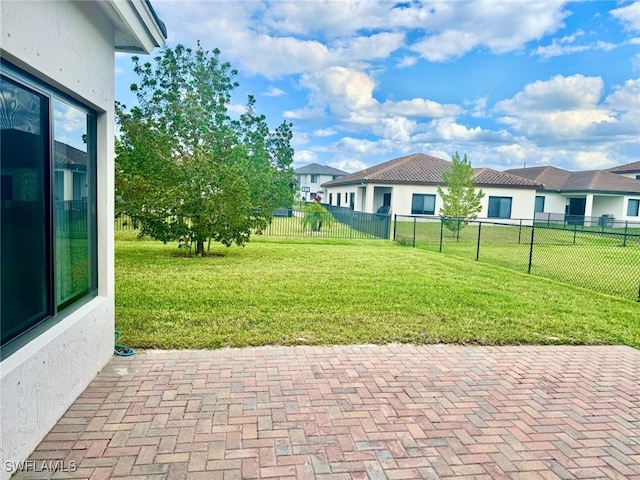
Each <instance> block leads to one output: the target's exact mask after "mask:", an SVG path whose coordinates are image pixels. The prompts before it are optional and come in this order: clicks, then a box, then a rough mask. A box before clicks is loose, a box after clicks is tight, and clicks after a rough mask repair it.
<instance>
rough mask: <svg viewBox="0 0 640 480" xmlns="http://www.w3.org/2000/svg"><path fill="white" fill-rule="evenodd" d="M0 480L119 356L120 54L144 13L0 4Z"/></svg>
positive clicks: (138, 34) (156, 36)
mask: <svg viewBox="0 0 640 480" xmlns="http://www.w3.org/2000/svg"><path fill="white" fill-rule="evenodd" d="M1 9H2V19H1V24H0V25H1V28H0V31H1V32H2V37H1V40H0V56H1V62H2V63H1V79H0V81H1V84H0V90H1V92H0V95H1V97H2V102H0V128H1V129H2V132H1V134H0V137H1V151H0V168H1V181H2V185H1V189H0V192H1V193H0V208H1V209H2V212H1V222H2V225H1V229H2V251H1V252H0V253H1V258H2V262H1V264H2V267H1V270H2V277H1V281H0V284H1V291H0V294H1V312H0V316H1V325H0V327H1V328H0V337H1V339H0V341H1V343H0V440H1V444H0V452H1V460H2V468H1V469H0V478H2V479H6V478H9V477H10V476H11V469H12V468H7V466H9V467H11V465H16V462H19V461H22V460H24V459H25V458H26V457H27V456H28V455H29V454H30V453H31V452H32V451H33V449H34V448H35V447H36V446H37V445H38V443H39V442H40V441H41V440H42V438H43V437H44V436H45V434H46V433H47V432H48V431H49V430H50V429H51V427H52V426H53V425H54V424H55V423H56V421H57V420H58V419H59V418H60V417H61V416H62V414H63V413H64V412H65V411H66V409H67V408H68V407H69V405H71V403H72V402H73V401H74V400H75V398H76V397H77V396H78V395H79V394H80V393H81V392H82V391H83V390H84V389H85V387H86V386H87V385H88V384H89V382H90V381H91V380H92V379H93V378H94V376H95V375H96V373H97V372H98V371H99V370H100V369H101V368H102V367H103V366H104V365H105V363H106V362H107V361H108V360H109V358H110V357H111V356H112V354H113V343H114V337H113V335H114V258H113V196H114V194H113V179H114V177H113V156H114V147H113V136H114V71H115V70H114V53H115V52H116V51H121V52H141V53H150V52H151V51H152V50H153V49H154V47H156V46H159V45H161V44H162V43H163V42H164V39H165V37H166V32H165V27H164V24H162V22H161V21H160V20H159V19H158V17H157V16H156V14H155V12H154V11H153V9H152V7H151V4H150V3H149V1H148V0H102V1H100V2H75V1H55V2H53V1H50V2H29V1H15V2H2V6H1Z"/></svg>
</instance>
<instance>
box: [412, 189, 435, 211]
mask: <svg viewBox="0 0 640 480" xmlns="http://www.w3.org/2000/svg"><path fill="white" fill-rule="evenodd" d="M435 211H436V196H435V195H423V194H420V193H414V194H413V198H412V199H411V214H412V215H433V214H434V213H435Z"/></svg>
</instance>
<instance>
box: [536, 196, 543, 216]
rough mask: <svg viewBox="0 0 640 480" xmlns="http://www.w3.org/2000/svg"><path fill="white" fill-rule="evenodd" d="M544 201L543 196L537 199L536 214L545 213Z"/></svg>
mask: <svg viewBox="0 0 640 480" xmlns="http://www.w3.org/2000/svg"><path fill="white" fill-rule="evenodd" d="M544 199H545V197H542V196H537V197H536V209H535V212H536V213H539V212H544Z"/></svg>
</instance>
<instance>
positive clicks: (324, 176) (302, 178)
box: [296, 163, 347, 201]
mask: <svg viewBox="0 0 640 480" xmlns="http://www.w3.org/2000/svg"><path fill="white" fill-rule="evenodd" d="M344 175H347V172H344V171H342V170H338V169H337V168H333V167H327V166H326V165H320V164H318V163H312V164H309V165H305V166H304V167H300V168H298V169H296V182H297V184H298V187H299V188H300V197H301V198H302V199H303V200H316V199H322V196H323V194H324V191H323V189H322V186H321V185H322V184H323V183H325V182H329V181H331V180H336V179H338V178H340V177H343V176H344ZM318 201H320V200H318Z"/></svg>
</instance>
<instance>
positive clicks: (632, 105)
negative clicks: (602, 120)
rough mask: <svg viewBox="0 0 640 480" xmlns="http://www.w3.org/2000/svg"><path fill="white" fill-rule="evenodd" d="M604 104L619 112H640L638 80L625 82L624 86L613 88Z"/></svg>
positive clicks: (639, 84)
mask: <svg viewBox="0 0 640 480" xmlns="http://www.w3.org/2000/svg"><path fill="white" fill-rule="evenodd" d="M605 103H606V104H607V105H608V106H609V107H611V108H613V109H615V110H620V111H627V112H634V113H635V114H636V115H637V114H638V113H639V112H640V78H636V79H635V80H627V81H626V82H625V84H624V85H622V86H618V87H615V91H614V93H612V94H611V95H609V96H608V97H607V99H606V100H605Z"/></svg>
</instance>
